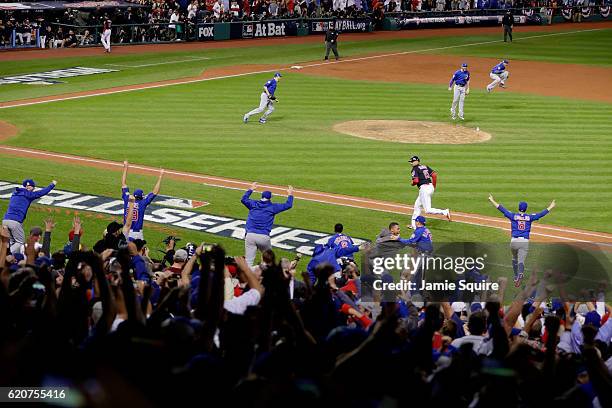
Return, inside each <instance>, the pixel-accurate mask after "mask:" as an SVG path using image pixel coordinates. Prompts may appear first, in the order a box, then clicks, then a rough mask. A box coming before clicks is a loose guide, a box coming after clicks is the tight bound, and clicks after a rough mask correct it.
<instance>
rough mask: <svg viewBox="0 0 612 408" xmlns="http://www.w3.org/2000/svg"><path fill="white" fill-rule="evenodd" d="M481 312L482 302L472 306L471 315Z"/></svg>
mask: <svg viewBox="0 0 612 408" xmlns="http://www.w3.org/2000/svg"><path fill="white" fill-rule="evenodd" d="M481 310H482V305H481V304H480V302H475V303H472V304H471V305H470V312H471V313H476V312H479V311H481Z"/></svg>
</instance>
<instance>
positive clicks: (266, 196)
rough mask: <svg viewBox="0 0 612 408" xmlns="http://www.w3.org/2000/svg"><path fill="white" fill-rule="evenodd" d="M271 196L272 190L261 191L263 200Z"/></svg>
mask: <svg viewBox="0 0 612 408" xmlns="http://www.w3.org/2000/svg"><path fill="white" fill-rule="evenodd" d="M271 198H272V193H271V192H270V191H264V192H263V193H261V199H262V200H269V199H271Z"/></svg>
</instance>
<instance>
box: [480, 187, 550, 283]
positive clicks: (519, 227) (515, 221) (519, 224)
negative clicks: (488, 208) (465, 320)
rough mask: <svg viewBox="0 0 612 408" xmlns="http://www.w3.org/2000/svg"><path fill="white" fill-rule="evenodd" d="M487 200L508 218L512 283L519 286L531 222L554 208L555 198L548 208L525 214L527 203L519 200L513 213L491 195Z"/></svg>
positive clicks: (527, 248) (527, 247)
mask: <svg viewBox="0 0 612 408" xmlns="http://www.w3.org/2000/svg"><path fill="white" fill-rule="evenodd" d="M489 201H490V202H491V204H493V206H494V207H495V208H497V209H498V210H499V211H500V212H501V213H502V214H504V216H505V217H506V218H508V219H509V220H510V229H511V235H512V239H511V240H510V250H511V251H512V269H513V271H514V285H515V286H516V287H519V286H520V285H521V280H522V279H523V273H524V271H525V259H526V258H527V251H529V233H530V232H531V223H532V222H534V221H537V220H539V219H540V218H542V217H544V216H545V215H546V214H548V213H549V212H550V211H551V210H552V209H553V208H555V200H552V202H551V203H550V205H549V206H548V208H546V209H544V210H542V211H540V212H539V213H537V214H527V213H526V211H527V203H526V202H524V201H521V202H520V203H519V205H518V210H519V212H518V213H513V212H511V211H508V210H507V209H505V208H504V206H503V205H501V204H499V203H497V202H496V201H495V199H493V196H492V195H491V194H489Z"/></svg>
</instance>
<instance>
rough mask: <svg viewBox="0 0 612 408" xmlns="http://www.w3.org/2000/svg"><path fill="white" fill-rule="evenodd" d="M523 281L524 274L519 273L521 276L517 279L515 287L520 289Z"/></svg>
mask: <svg viewBox="0 0 612 408" xmlns="http://www.w3.org/2000/svg"><path fill="white" fill-rule="evenodd" d="M522 281H523V274H522V273H519V275H518V276H517V277H516V279H515V280H514V287H515V288H518V287H520V286H521V282H522Z"/></svg>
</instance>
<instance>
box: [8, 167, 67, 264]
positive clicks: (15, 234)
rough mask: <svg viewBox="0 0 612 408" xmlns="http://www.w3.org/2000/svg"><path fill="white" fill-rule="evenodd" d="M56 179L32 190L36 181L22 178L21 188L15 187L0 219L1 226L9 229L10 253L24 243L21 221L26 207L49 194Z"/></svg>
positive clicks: (26, 210) (16, 250) (20, 248)
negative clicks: (2, 217) (45, 185)
mask: <svg viewBox="0 0 612 408" xmlns="http://www.w3.org/2000/svg"><path fill="white" fill-rule="evenodd" d="M56 184H57V181H55V180H53V181H52V182H51V184H49V185H48V186H47V187H45V188H43V189H41V190H38V191H34V188H35V187H36V183H35V182H34V180H32V179H26V180H23V183H22V185H23V188H21V187H17V188H15V191H14V192H13V195H11V199H10V201H9V205H8V208H7V210H6V213H5V214H4V219H3V220H2V226H3V227H6V228H7V229H8V230H9V234H10V240H9V245H10V250H11V253H12V254H16V253H19V252H21V250H22V248H23V245H24V244H25V233H24V232H23V221H25V218H26V215H27V214H28V209H29V208H30V204H32V201H34V200H36V199H39V198H41V197H42V196H45V195H47V194H49V192H50V191H51V190H53V188H55V185H56Z"/></svg>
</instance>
